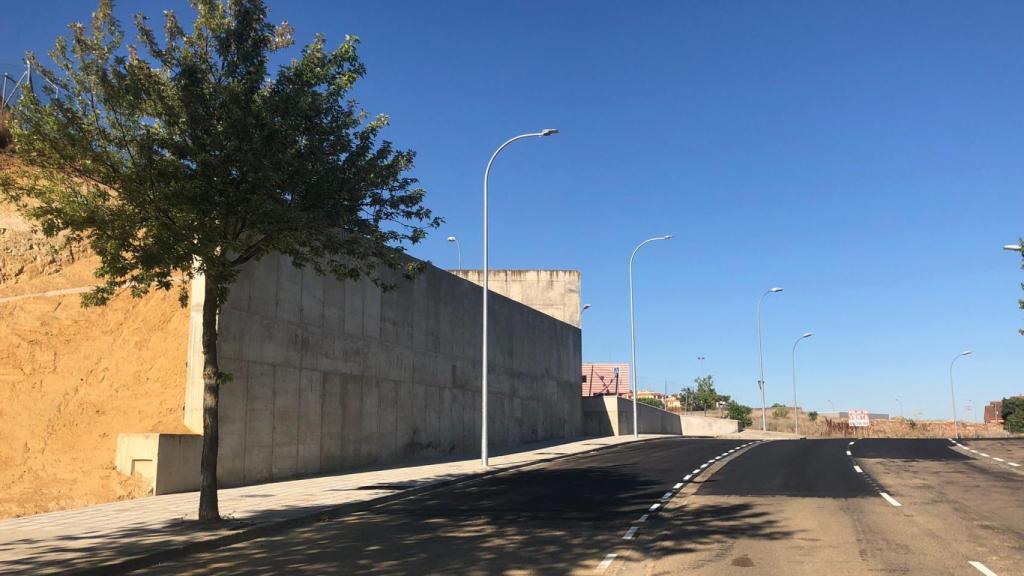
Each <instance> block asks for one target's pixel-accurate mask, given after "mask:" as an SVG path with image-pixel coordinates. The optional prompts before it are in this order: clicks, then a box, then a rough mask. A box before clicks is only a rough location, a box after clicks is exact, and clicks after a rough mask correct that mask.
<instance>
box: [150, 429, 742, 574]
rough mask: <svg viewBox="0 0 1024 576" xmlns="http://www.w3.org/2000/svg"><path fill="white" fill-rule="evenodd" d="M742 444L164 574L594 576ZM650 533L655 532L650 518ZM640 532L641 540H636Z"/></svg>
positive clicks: (549, 475)
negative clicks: (699, 474)
mask: <svg viewBox="0 0 1024 576" xmlns="http://www.w3.org/2000/svg"><path fill="white" fill-rule="evenodd" d="M746 442H747V441H744V440H707V439H682V438H679V439H666V440H655V441H649V442H642V443H638V444H630V445H626V446H622V447H617V448H611V449H607V450H603V451H600V452H596V453H593V454H590V455H586V456H583V457H576V458H569V459H564V460H559V461H555V462H550V463H546V464H542V465H539V466H535V467H531V468H526V469H520V470H516V471H512V472H508V473H503V474H499V475H495V476H490V477H487V478H484V479H482V480H480V481H477V482H473V483H470V484H463V485H459V486H456V487H454V488H451V489H444V490H438V491H435V492H431V493H428V494H424V495H420V496H415V497H411V498H409V499H406V500H402V501H398V502H395V503H392V504H388V505H385V506H381V507H378V508H375V509H373V510H370V511H367V512H365V513H360V514H355V515H352V516H349V517H346V518H342V519H337V520H331V521H326V522H322V523H319V524H315V525H312V526H307V527H303V528H298V529H294V530H290V531H287V532H283V533H280V534H277V535H274V536H271V537H266V538H262V539H258V540H253V541H249V542H244V543H241V544H237V545H234V546H229V547H226V548H223V549H220V550H216V551H213V552H209V553H204V554H199V555H195V556H192V557H188V558H186V559H184V560H183V561H181V562H176V563H172V564H166V565H161V566H157V567H154V568H152V569H149V570H147V571H145V573H157V574H283V573H289V574H327V573H340V574H347V573H378V574H520V573H544V574H549V573H550V574H565V573H573V572H579V573H593V572H594V571H595V570H596V569H597V568H598V566H599V565H600V562H601V561H603V560H604V559H605V558H606V557H607V556H608V554H609V553H612V551H614V550H616V549H618V548H620V547H622V546H623V545H624V544H630V543H631V542H630V541H629V540H625V539H624V538H623V536H624V533H625V532H626V531H627V530H629V529H630V528H631V527H633V526H636V524H635V522H636V521H637V520H638V518H639V517H640V516H641V515H643V514H645V513H647V512H648V510H649V508H650V507H651V506H652V505H653V504H655V503H659V502H662V498H663V497H664V496H665V495H666V492H668V491H670V490H672V489H673V487H675V486H676V485H677V484H679V483H680V482H681V481H682V480H683V479H684V478H685V477H687V475H690V474H692V473H693V471H694V470H695V469H698V468H699V467H700V466H701V465H702V464H705V463H706V462H707V461H708V460H710V459H712V458H715V457H718V456H720V455H721V454H722V453H725V452H727V451H729V450H731V449H733V448H736V447H738V446H740V445H741V444H744V443H746ZM650 516H651V518H650V520H649V521H648V522H647V523H645V524H644V526H638V528H643V529H646V526H652V525H654V524H653V523H654V521H655V517H656V516H657V514H656V513H655V514H650ZM641 536H642V532H640V533H639V534H636V537H637V538H639V537H641Z"/></svg>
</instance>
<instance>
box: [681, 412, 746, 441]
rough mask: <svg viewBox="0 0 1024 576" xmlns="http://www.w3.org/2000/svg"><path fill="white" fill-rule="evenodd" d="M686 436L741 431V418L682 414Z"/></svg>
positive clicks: (720, 434) (715, 434)
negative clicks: (730, 418)
mask: <svg viewBox="0 0 1024 576" xmlns="http://www.w3.org/2000/svg"><path fill="white" fill-rule="evenodd" d="M679 418H680V420H682V421H683V435H684V436H722V435H725V434H732V433H734V432H739V431H740V422H739V420H729V419H728V418H707V417H704V416H680V417H679Z"/></svg>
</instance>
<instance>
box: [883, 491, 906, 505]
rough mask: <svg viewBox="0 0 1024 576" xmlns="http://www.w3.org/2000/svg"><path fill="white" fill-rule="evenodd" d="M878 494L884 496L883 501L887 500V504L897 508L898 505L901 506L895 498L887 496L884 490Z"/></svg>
mask: <svg viewBox="0 0 1024 576" xmlns="http://www.w3.org/2000/svg"><path fill="white" fill-rule="evenodd" d="M879 494H880V495H881V496H882V498H885V501H886V502H888V503H889V504H892V505H893V506H896V507H897V508H898V507H900V506H903V504H900V503H899V502H897V501H896V499H895V498H893V497H892V496H889V495H888V494H886V493H885V492H879Z"/></svg>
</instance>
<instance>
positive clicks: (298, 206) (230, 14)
mask: <svg viewBox="0 0 1024 576" xmlns="http://www.w3.org/2000/svg"><path fill="white" fill-rule="evenodd" d="M191 5H192V7H193V8H194V10H195V19H194V23H193V25H192V27H191V30H190V31H188V32H186V30H185V29H184V28H183V27H182V26H181V25H180V23H179V21H178V18H177V16H176V15H175V14H174V13H173V12H165V13H164V14H165V17H164V23H163V38H162V39H160V40H158V39H157V35H156V33H155V32H154V31H153V30H152V28H150V26H149V23H148V21H147V19H146V17H145V16H144V15H141V14H139V15H136V17H135V28H136V30H137V33H138V39H137V43H136V44H128V45H127V46H126V45H125V44H124V32H123V31H122V29H121V26H120V23H119V22H118V20H117V19H116V18H115V17H114V14H113V5H112V1H111V0H101V1H100V3H99V6H98V8H97V10H96V12H95V13H94V14H93V17H92V22H91V26H89V27H88V28H87V27H86V26H84V25H82V24H72V25H71V36H70V38H65V37H60V38H58V39H57V41H56V44H55V45H54V48H53V50H51V52H50V56H51V58H52V60H53V62H54V63H55V65H56V66H55V68H54V69H50V68H48V67H46V66H44V65H43V64H42V63H41V62H40V61H39V60H38V59H37V58H36V56H35V55H33V54H31V53H30V54H28V55H27V57H28V59H29V61H30V62H31V63H32V67H33V69H34V70H36V71H38V73H39V74H41V75H42V76H43V77H44V78H45V79H47V80H49V83H43V84H46V87H45V88H44V91H45V97H40V96H37V95H35V94H32V93H29V92H26V93H25V94H24V96H23V97H22V99H21V101H20V102H19V105H18V107H17V109H16V110H15V111H14V114H13V123H12V132H13V135H14V140H15V143H16V146H17V151H16V154H17V155H18V156H19V158H20V159H21V160H22V162H23V163H24V164H25V165H26V166H28V167H31V170H27V169H26V170H23V171H22V172H21V173H20V174H10V173H8V174H5V175H4V178H5V181H4V182H3V183H4V184H6V185H5V186H4V187H3V188H4V190H5V192H6V196H8V197H9V198H10V199H11V200H13V201H15V202H16V203H18V205H19V206H20V207H21V209H22V210H23V211H24V212H25V213H26V214H27V215H28V216H30V217H31V218H33V219H35V220H36V221H37V222H38V223H39V225H40V227H41V228H42V230H43V232H44V233H46V234H47V235H49V236H56V235H58V234H61V233H66V237H67V238H68V239H69V241H73V242H78V241H82V242H87V243H88V244H89V246H90V247H91V249H92V250H93V251H94V252H95V253H96V254H97V255H98V256H99V259H100V266H99V268H98V269H97V270H96V274H97V276H98V277H101V278H102V279H103V284H102V285H101V286H99V287H98V288H96V289H95V290H94V291H92V292H91V293H89V294H87V295H86V296H85V297H83V303H84V304H86V305H100V304H104V303H106V302H107V301H108V300H109V299H110V298H111V297H112V296H113V295H114V294H115V293H116V292H117V291H118V290H120V289H121V288H122V287H124V286H127V287H129V288H128V289H129V290H130V292H131V294H132V295H133V296H142V295H143V294H145V293H146V292H148V291H149V290H150V289H153V288H158V289H165V290H167V289H170V288H171V287H172V281H173V280H174V279H175V277H176V276H180V277H183V278H185V279H192V278H194V277H197V276H198V275H200V274H201V275H202V276H203V277H204V278H205V282H204V284H205V287H204V297H205V299H204V305H203V338H202V350H203V362H204V365H203V380H204V395H203V452H202V465H201V476H202V480H201V491H200V501H199V519H200V520H202V521H215V520H219V519H220V514H219V509H218V504H217V450H218V419H217V409H218V400H219V393H220V386H221V384H223V383H224V382H226V381H227V380H229V379H230V375H229V374H226V373H224V372H222V371H221V370H220V368H219V364H218V358H217V332H216V319H217V314H218V311H219V308H220V305H221V304H222V303H223V302H224V301H225V298H226V296H227V294H228V290H229V288H230V286H231V284H232V282H233V281H234V280H235V278H236V277H237V275H238V273H239V270H240V268H241V267H242V266H243V265H245V264H246V263H248V262H251V261H255V260H258V259H260V258H261V257H263V256H264V255H266V254H268V253H272V252H277V253H282V254H286V255H287V256H289V257H290V258H291V260H292V263H293V264H294V265H295V266H296V267H299V268H301V267H304V266H309V267H311V268H312V269H313V270H315V271H316V272H317V273H319V274H323V275H330V276H334V277H336V278H338V279H343V280H355V279H358V278H363V277H365V278H369V279H370V280H372V281H373V282H374V283H376V284H377V285H378V286H381V287H382V288H385V289H386V288H389V287H391V285H392V284H391V283H390V282H388V281H387V280H386V278H387V277H389V276H388V275H389V274H393V273H392V272H389V271H392V270H394V271H401V273H402V274H403V275H404V276H406V277H408V278H411V277H413V276H414V275H415V274H416V273H417V272H418V271H419V267H418V266H417V265H415V264H412V263H411V260H409V259H407V258H405V257H404V256H403V251H404V247H405V243H407V242H408V243H416V242H418V241H419V240H421V239H422V238H423V237H424V236H425V234H426V230H427V229H428V228H431V227H437V226H438V225H439V224H440V220H439V219H437V218H434V217H433V216H432V215H431V212H430V210H428V209H426V208H425V207H423V205H422V201H423V197H424V191H423V190H422V189H420V188H417V187H416V180H415V179H413V178H410V177H408V176H406V175H405V173H406V172H407V171H408V170H409V169H411V168H412V165H413V158H414V155H415V154H414V152H412V151H406V150H397V149H395V148H394V147H393V146H392V144H391V143H390V142H388V141H386V140H385V141H382V142H380V143H378V138H379V135H380V133H381V130H382V129H383V128H384V127H385V126H386V125H387V124H388V118H387V117H386V116H383V115H381V116H377V117H376V118H372V119H369V118H368V117H367V115H366V113H365V112H364V111H363V110H362V109H361V108H360V107H359V106H358V104H356V103H355V102H354V101H353V100H351V99H350V97H349V93H350V92H351V90H352V88H353V86H354V85H355V83H356V81H357V80H359V79H360V78H362V77H363V76H364V75H365V72H366V71H365V68H364V66H363V64H362V63H361V61H360V59H359V57H358V55H357V51H356V49H357V45H358V40H357V39H356V38H354V37H346V38H345V40H344V42H342V43H341V44H340V45H339V46H338V47H337V48H335V49H334V50H328V49H326V46H325V45H326V41H325V39H324V37H323V36H322V35H317V36H316V37H315V40H314V41H313V42H312V43H311V44H310V45H308V46H306V47H305V48H303V49H302V51H301V53H300V54H298V55H297V57H296V58H295V59H293V60H292V61H291V62H290V63H288V64H286V65H283V66H280V67H279V68H277V69H276V71H275V72H274V73H273V74H272V73H271V71H270V70H269V66H268V62H269V59H270V56H271V55H272V54H274V53H275V52H278V51H280V50H283V49H285V48H287V47H289V46H290V45H291V44H292V29H291V27H290V26H289V25H288V24H287V23H284V24H281V25H278V26H274V25H273V24H271V23H270V22H269V21H268V20H267V8H266V6H264V4H263V2H262V1H260V0H229V1H227V2H221V1H218V0H192V2H191ZM140 52H144V53H145V55H144V56H143V55H142V54H140ZM51 83H52V87H51V86H50V84H51ZM54 87H55V88H54ZM14 183H17V185H18V188H19V189H15V188H14V186H13V184H14ZM182 297H183V303H184V298H185V297H186V296H185V289H184V288H182Z"/></svg>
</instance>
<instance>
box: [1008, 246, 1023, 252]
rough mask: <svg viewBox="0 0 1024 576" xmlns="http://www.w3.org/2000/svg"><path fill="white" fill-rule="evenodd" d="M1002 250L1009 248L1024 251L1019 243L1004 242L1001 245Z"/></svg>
mask: <svg viewBox="0 0 1024 576" xmlns="http://www.w3.org/2000/svg"><path fill="white" fill-rule="evenodd" d="M1003 250H1011V251H1013V252H1021V251H1024V246H1021V245H1020V244H1004V245H1003Z"/></svg>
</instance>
